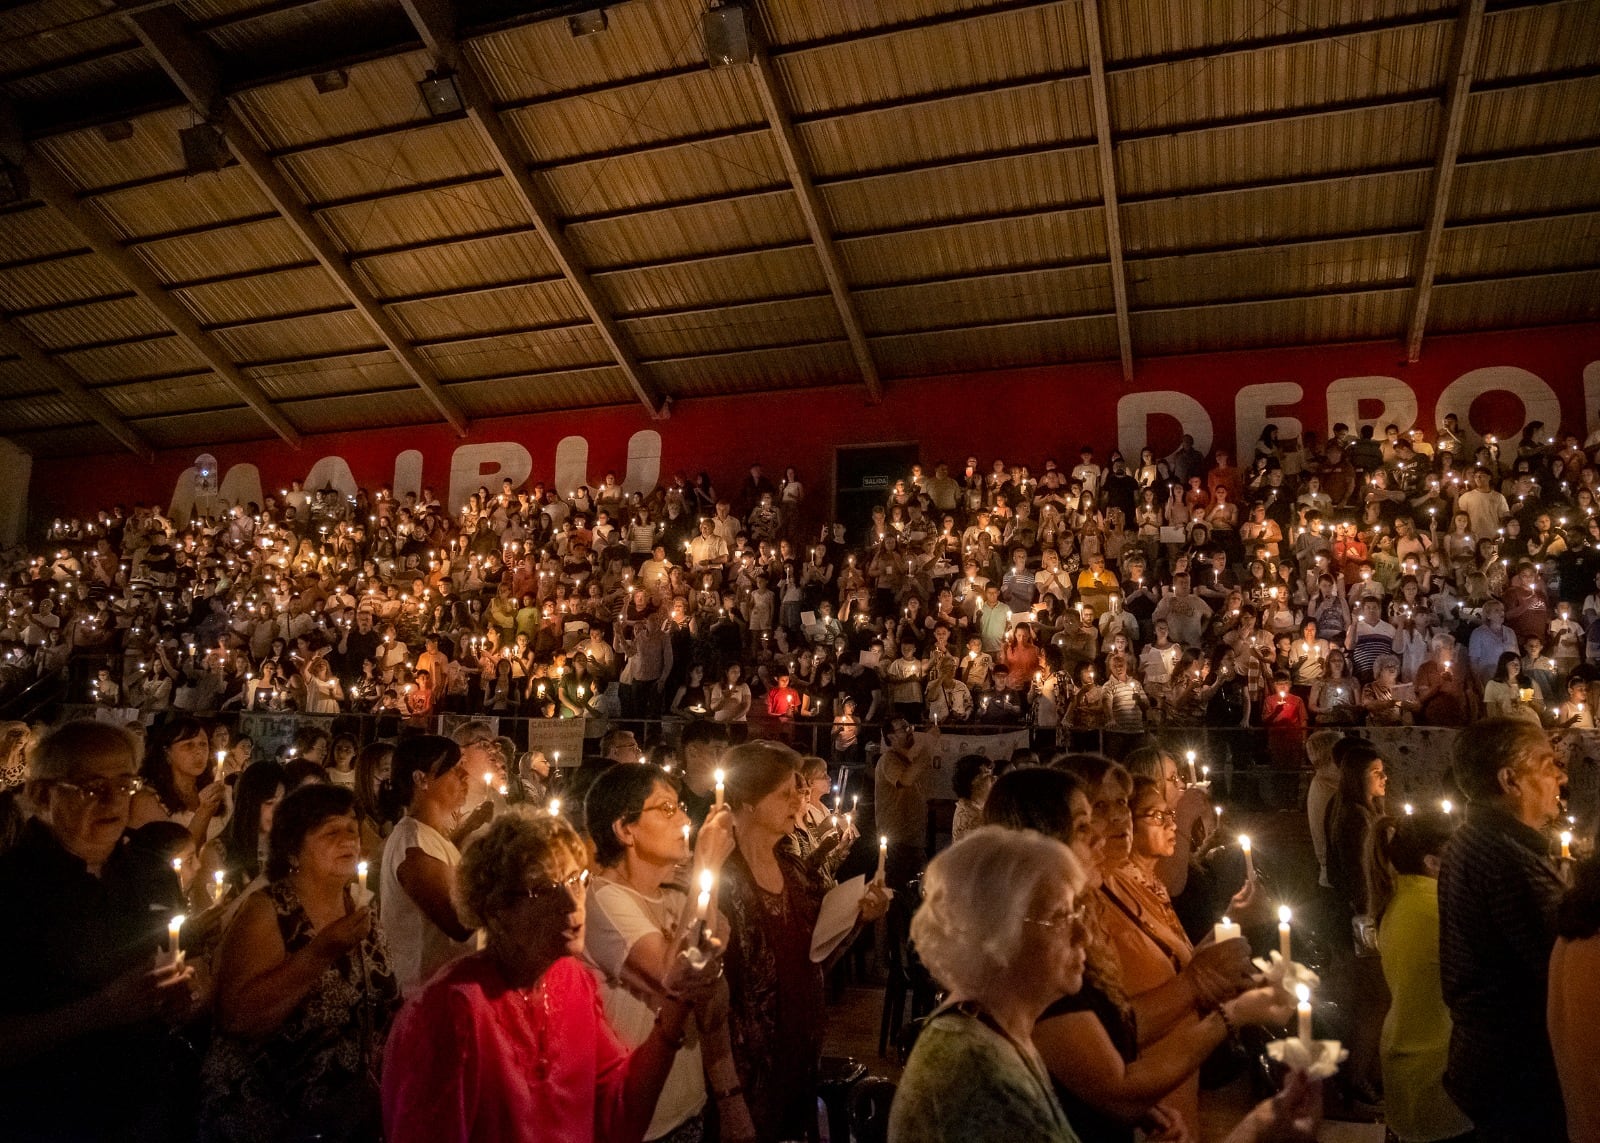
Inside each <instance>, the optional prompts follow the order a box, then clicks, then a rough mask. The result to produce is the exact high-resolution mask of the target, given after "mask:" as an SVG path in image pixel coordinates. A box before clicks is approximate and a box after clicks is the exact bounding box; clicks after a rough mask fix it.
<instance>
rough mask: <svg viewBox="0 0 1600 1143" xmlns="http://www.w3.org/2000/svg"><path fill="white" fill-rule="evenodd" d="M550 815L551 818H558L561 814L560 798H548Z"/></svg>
mask: <svg viewBox="0 0 1600 1143" xmlns="http://www.w3.org/2000/svg"><path fill="white" fill-rule="evenodd" d="M550 816H551V817H553V818H558V817H560V816H561V799H560V798H551V799H550Z"/></svg>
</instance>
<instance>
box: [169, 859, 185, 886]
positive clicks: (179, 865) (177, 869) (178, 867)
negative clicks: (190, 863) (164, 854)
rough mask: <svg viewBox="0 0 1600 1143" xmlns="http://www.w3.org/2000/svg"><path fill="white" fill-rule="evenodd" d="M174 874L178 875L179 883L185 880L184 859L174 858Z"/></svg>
mask: <svg viewBox="0 0 1600 1143" xmlns="http://www.w3.org/2000/svg"><path fill="white" fill-rule="evenodd" d="M172 872H174V873H176V874H177V875H178V880H179V881H182V880H183V858H181V857H174V858H173V859H172Z"/></svg>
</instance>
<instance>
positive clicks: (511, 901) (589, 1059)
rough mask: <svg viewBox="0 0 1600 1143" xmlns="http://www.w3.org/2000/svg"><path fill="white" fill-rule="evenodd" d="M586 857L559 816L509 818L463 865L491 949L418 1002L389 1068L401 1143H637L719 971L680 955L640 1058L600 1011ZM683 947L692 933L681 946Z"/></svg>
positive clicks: (394, 1137) (438, 979)
mask: <svg viewBox="0 0 1600 1143" xmlns="http://www.w3.org/2000/svg"><path fill="white" fill-rule="evenodd" d="M586 858H587V855H586V854H585V852H584V847H583V843H582V842H581V841H580V840H579V839H578V835H577V834H576V833H575V832H574V831H573V829H572V827H571V826H570V825H568V824H567V823H566V822H565V821H564V820H563V819H561V818H552V817H549V816H548V815H543V814H535V813H533V812H532V811H530V810H523V809H516V808H514V809H511V810H508V811H507V812H505V813H504V814H502V815H501V816H500V817H499V818H497V819H496V820H495V822H494V824H493V825H491V826H490V827H489V829H488V832H486V833H485V834H484V835H483V836H482V837H481V838H479V839H478V840H477V841H476V842H475V843H474V844H473V845H472V846H471V847H470V848H469V849H468V850H467V853H466V856H465V857H463V858H462V862H461V866H460V868H459V870H458V873H457V890H456V891H457V894H458V896H459V897H460V902H461V905H462V909H463V912H464V913H465V914H466V915H467V917H469V918H470V919H469V921H468V923H469V924H477V925H481V926H482V928H483V929H484V930H485V932H486V935H487V943H486V945H485V948H484V950H483V951H482V952H479V953H476V954H474V955H472V956H467V957H463V958H461V959H460V960H457V961H454V962H453V963H451V964H450V965H448V966H447V967H446V968H444V969H442V970H441V971H440V972H439V973H438V974H437V975H435V976H434V978H433V979H432V980H431V981H429V983H428V985H427V987H426V988H425V989H424V990H423V991H422V993H421V994H420V995H418V996H417V997H416V998H415V999H413V1000H412V1001H411V1002H410V1003H408V1004H407V1005H406V1008H405V1010H404V1011H403V1012H402V1013H401V1014H400V1017H399V1019H398V1020H397V1021H396V1023H395V1025H394V1029H393V1031H392V1032H391V1034H390V1037H389V1041H388V1045H387V1047H386V1049H385V1061H384V1069H383V1121H384V1129H385V1136H386V1138H387V1139H388V1141H389V1143H413V1141H417V1143H424V1141H425V1143H453V1141H461V1143H465V1141H466V1140H473V1141H475V1143H513V1141H519V1143H520V1141H526V1143H534V1141H536V1140H537V1141H538V1143H557V1141H559V1143H593V1141H595V1140H605V1141H606V1143H637V1141H638V1140H639V1139H641V1138H643V1136H644V1132H645V1129H646V1128H647V1127H648V1126H649V1123H650V1116H651V1113H652V1112H653V1111H654V1109H655V1105H656V1099H657V1097H658V1096H659V1095H660V1093H661V1087H662V1084H663V1083H664V1082H665V1081H666V1078H667V1073H668V1071H669V1070H670V1069H671V1067H672V1062H673V1058H674V1056H675V1054H676V1052H677V1050H678V1048H680V1047H682V1045H683V1040H684V1031H685V1028H686V1026H687V1023H688V1020H689V1019H690V1010H691V1009H692V1008H693V1006H694V1005H695V1003H696V1002H697V1001H698V1000H699V999H700V998H701V997H702V996H704V995H707V994H708V992H709V990H710V989H711V988H712V987H713V986H714V983H715V981H716V979H717V978H718V977H719V976H720V975H721V972H722V966H721V957H720V949H719V948H718V946H717V945H716V942H715V940H714V938H707V943H708V950H709V952H710V955H709V956H708V957H707V958H706V959H705V961H704V962H703V964H702V967H700V968H698V969H696V968H695V967H693V965H692V964H691V963H690V961H689V960H688V958H687V957H685V956H682V955H680V956H677V957H675V958H674V960H673V967H672V969H671V970H670V972H669V973H668V976H667V979H666V980H665V981H664V982H663V987H664V991H665V992H666V994H667V996H668V997H669V999H667V1000H666V1002H665V1003H663V1004H662V1005H661V1008H660V1010H659V1011H658V1012H657V1014H656V1023H655V1027H654V1028H653V1029H652V1030H651V1032H650V1034H649V1036H648V1037H646V1039H645V1040H644V1042H643V1043H641V1044H640V1045H639V1046H638V1047H637V1048H635V1049H634V1050H633V1051H631V1052H629V1051H628V1050H627V1049H625V1048H624V1047H623V1046H622V1044H621V1042H620V1041H619V1040H618V1039H617V1036H616V1033H615V1032H613V1031H612V1029H611V1026H610V1024H608V1023H607V1021H606V1018H605V1015H604V1014H603V1012H602V1011H601V1007H600V999H599V995H598V991H597V985H596V984H595V979H594V976H593V975H592V974H591V973H590V972H589V971H588V970H587V969H586V968H585V967H584V966H583V964H582V963H581V962H580V961H579V960H578V959H577V958H578V956H579V955H580V954H581V953H582V952H583V947H584V905H585V889H586V886H587V883H588V879H589V874H588V871H587V870H586V869H585V868H584V863H585V861H586ZM680 939H681V936H680Z"/></svg>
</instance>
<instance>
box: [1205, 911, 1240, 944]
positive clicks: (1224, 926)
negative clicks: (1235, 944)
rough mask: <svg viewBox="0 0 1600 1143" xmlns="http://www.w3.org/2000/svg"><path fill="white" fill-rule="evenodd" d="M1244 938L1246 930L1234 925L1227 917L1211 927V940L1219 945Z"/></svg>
mask: <svg viewBox="0 0 1600 1143" xmlns="http://www.w3.org/2000/svg"><path fill="white" fill-rule="evenodd" d="M1242 936H1244V930H1243V929H1241V928H1240V927H1239V926H1238V925H1236V924H1234V923H1233V922H1232V921H1230V920H1229V919H1228V918H1227V917H1224V918H1222V920H1220V921H1218V922H1217V923H1216V924H1214V925H1212V926H1211V939H1212V940H1213V941H1215V942H1216V943H1217V944H1219V945H1220V944H1221V943H1222V942H1223V941H1234V940H1238V939H1239V938H1240V937H1242Z"/></svg>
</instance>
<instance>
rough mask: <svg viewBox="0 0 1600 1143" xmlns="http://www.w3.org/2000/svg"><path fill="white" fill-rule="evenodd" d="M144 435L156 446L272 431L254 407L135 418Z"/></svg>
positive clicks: (258, 436)
mask: <svg viewBox="0 0 1600 1143" xmlns="http://www.w3.org/2000/svg"><path fill="white" fill-rule="evenodd" d="M135 424H136V427H137V428H138V430H139V433H140V435H141V436H143V437H144V438H145V439H146V440H148V441H149V442H150V443H151V444H152V445H154V446H155V447H156V448H177V447H178V446H180V445H189V446H191V447H194V448H196V449H202V448H204V447H205V446H207V445H212V444H226V443H228V442H230V441H253V440H260V439H261V438H262V437H264V436H266V435H267V434H268V433H270V432H271V430H270V429H268V428H267V427H266V426H265V425H264V424H262V422H261V418H260V417H258V416H257V415H256V413H255V410H253V409H246V408H238V409H222V410H216V411H207V412H202V413H189V414H184V415H179V416H167V417H151V418H149V419H147V420H140V421H137V422H135Z"/></svg>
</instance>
